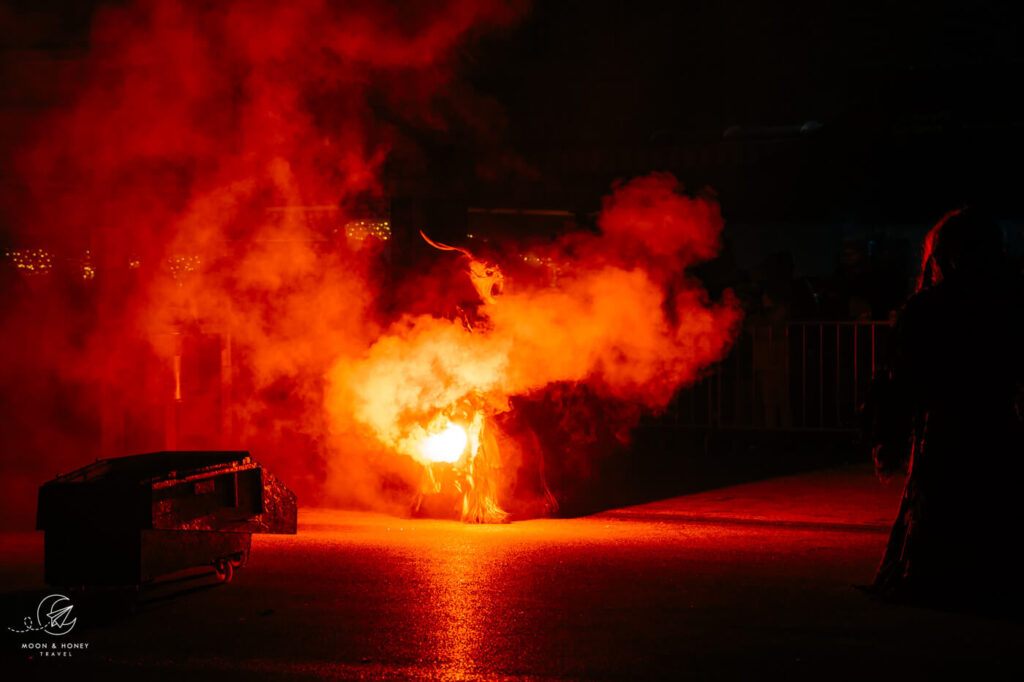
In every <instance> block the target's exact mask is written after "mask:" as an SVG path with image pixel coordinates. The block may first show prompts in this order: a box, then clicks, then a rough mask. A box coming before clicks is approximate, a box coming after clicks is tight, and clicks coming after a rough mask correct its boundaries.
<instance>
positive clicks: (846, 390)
mask: <svg viewBox="0 0 1024 682" xmlns="http://www.w3.org/2000/svg"><path fill="white" fill-rule="evenodd" d="M889 330H890V327H889V324H888V323H887V322H786V323H779V324H772V325H752V326H747V327H746V328H745V329H744V330H743V332H742V333H741V334H740V336H739V338H737V340H736V344H735V346H734V347H733V350H732V352H731V353H730V355H729V356H728V357H727V358H726V359H725V360H723V361H722V362H721V363H719V365H718V366H717V367H716V368H715V369H714V371H713V372H712V373H711V374H709V375H708V376H707V377H705V378H704V379H703V380H701V381H700V382H698V383H697V384H695V385H693V386H692V387H690V388H689V389H685V390H683V391H681V392H680V393H679V395H677V396H676V399H675V401H674V402H673V403H672V404H671V405H670V406H669V409H668V413H667V414H666V415H665V420H666V421H667V422H669V423H674V424H676V425H678V426H683V427H704V428H719V429H770V430H814V431H853V430H856V429H858V428H860V416H859V412H860V405H861V404H862V403H863V402H864V397H865V394H866V392H867V389H868V385H869V384H870V382H871V379H872V378H873V377H874V375H875V372H876V370H877V369H878V367H879V366H880V365H881V364H883V363H884V361H885V358H886V357H887V342H888V339H889Z"/></svg>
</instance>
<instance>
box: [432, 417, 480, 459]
mask: <svg viewBox="0 0 1024 682" xmlns="http://www.w3.org/2000/svg"><path fill="white" fill-rule="evenodd" d="M468 443H469V436H468V435H467V434H466V429H464V428H462V427H461V426H459V425H458V424H453V423H451V422H448V426H447V427H446V428H445V430H444V431H442V432H440V433H435V434H432V435H430V436H427V437H426V438H424V439H423V443H422V444H421V445H420V453H421V454H422V455H423V457H425V458H426V459H428V460H430V461H431V462H448V463H454V462H457V461H459V458H460V457H462V453H463V452H465V450H466V445H467V444H468Z"/></svg>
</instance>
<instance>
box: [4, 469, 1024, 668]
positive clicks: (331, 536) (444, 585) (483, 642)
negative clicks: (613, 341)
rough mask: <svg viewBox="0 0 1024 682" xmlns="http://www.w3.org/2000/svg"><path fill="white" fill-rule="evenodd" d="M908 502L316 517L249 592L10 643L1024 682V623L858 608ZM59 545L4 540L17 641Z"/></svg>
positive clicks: (83, 659)
mask: <svg viewBox="0 0 1024 682" xmlns="http://www.w3.org/2000/svg"><path fill="white" fill-rule="evenodd" d="M899 493H900V491H899V488H898V486H895V485H890V486H889V487H883V486H881V485H880V484H878V483H877V482H876V481H875V480H874V478H873V476H872V475H871V472H870V470H869V469H866V468H863V467H855V468H842V469H833V470H828V471H821V472H816V473H812V474H803V475H799V476H790V477H784V478H777V479H771V480H768V481H762V482H758V483H751V484H747V485H741V486H734V487H729V488H723V489H719V490H712V491H707V492H704V493H700V494H696V495H688V496H685V497H679V498H674V499H670V500H663V501H658V502H653V503H650V504H645V505H641V506H637V507H628V508H623V509H615V510H611V511H607V512H604V513H600V514H596V515H593V516H588V517H583V518H574V519H538V520H533V521H524V522H517V523H512V524H506V525H496V526H471V525H464V524H461V523H457V522H451V521H434V520H423V519H416V520H411V519H398V518H393V517H388V516H383V515H378V514H372V513H365V512H351V511H336V510H323V509H303V510H301V512H300V517H299V533H298V535H295V536H253V550H252V556H251V560H250V562H249V564H248V566H246V567H244V568H242V569H240V570H239V571H237V572H236V573H235V577H234V580H233V581H232V582H231V583H230V584H227V585H215V584H214V581H213V578H212V576H210V575H209V574H208V573H202V572H196V573H195V574H194V575H192V576H191V579H188V580H182V581H178V582H175V583H170V584H166V585H163V586H160V587H158V588H156V589H152V590H149V591H146V592H144V593H143V594H142V596H141V598H140V599H139V601H138V602H137V603H135V604H131V603H128V604H115V605H112V604H113V603H114V602H115V601H116V600H117V599H120V597H118V596H115V595H107V596H101V597H91V598H89V597H87V598H85V599H87V601H88V600H89V599H92V600H96V599H99V602H98V603H97V602H91V601H89V602H88V603H85V604H80V605H79V608H78V611H77V614H78V622H77V623H76V626H75V628H74V630H73V631H72V632H69V633H68V634H66V635H65V636H64V638H63V639H62V644H63V643H64V642H67V643H69V644H71V645H78V646H77V648H74V647H72V648H70V649H67V650H66V652H67V654H68V655H64V654H63V653H62V655H60V656H58V657H54V656H48V655H44V654H45V652H40V651H32V650H24V649H21V648H19V646H20V644H21V643H24V642H27V641H33V637H32V636H30V635H25V634H16V633H11V632H9V631H8V632H7V633H6V634H7V638H6V640H5V641H4V646H5V651H4V657H3V659H2V660H3V665H4V667H6V668H9V669H10V670H11V671H12V672H14V673H15V674H16V676H7V675H4V678H5V679H65V680H77V679H103V680H116V679H139V680H189V681H192V680H196V681H198V680H207V679H209V680H234V679H252V678H254V677H257V676H258V677H261V678H265V679H276V680H293V679H297V680H313V679H429V680H434V679H437V680H461V679H511V680H520V679H527V680H533V679H650V678H668V679H687V680H690V679H693V680H703V679H796V678H799V679H822V680H832V679H872V680H877V679H916V678H924V677H938V676H940V674H941V676H942V677H943V678H946V677H948V676H949V675H950V674H954V675H956V676H961V675H963V676H965V677H966V676H969V679H979V678H991V677H996V676H998V677H1007V678H1014V679H1019V678H1020V676H1019V674H1020V673H1021V671H1022V669H1024V665H1022V664H1021V660H1020V658H1021V657H1020V651H1021V645H1022V644H1024V625H1022V623H1021V622H1020V621H1017V620H1012V619H1006V618H994V617H986V616H981V615H972V614H965V613H953V612H946V611H940V610H935V609H925V608H916V607H909V606H899V605H892V604H886V603H883V602H880V601H877V600H875V599H873V598H871V597H869V596H867V595H866V594H864V593H863V592H861V591H860V590H858V589H856V588H855V585H858V584H863V583H866V582H868V581H870V579H871V576H872V573H873V571H874V568H875V566H876V565H877V562H878V560H879V558H880V556H881V552H882V549H883V547H884V544H885V541H886V533H887V530H888V526H889V523H890V521H891V517H892V516H893V514H894V512H895V509H896V505H897V502H898V498H899ZM41 536H42V534H41V533H6V534H2V535H0V551H2V553H3V560H2V562H0V564H2V565H0V578H2V579H3V581H4V589H3V595H2V596H3V599H2V601H0V606H2V611H0V618H2V619H3V622H4V623H5V624H6V625H7V626H8V628H9V627H11V626H17V625H18V624H19V623H20V622H21V620H22V617H23V616H24V615H26V614H24V613H22V611H26V610H31V609H34V607H35V604H36V603H37V602H38V601H39V598H40V596H41V595H42V596H45V595H46V594H48V593H49V592H50V590H47V589H46V588H45V587H44V586H43V585H42V537H41ZM53 639H55V638H54V637H50V636H48V635H38V634H37V635H35V640H34V641H42V640H48V641H52V640H53ZM81 645H85V647H82V646H81ZM58 653H60V651H58Z"/></svg>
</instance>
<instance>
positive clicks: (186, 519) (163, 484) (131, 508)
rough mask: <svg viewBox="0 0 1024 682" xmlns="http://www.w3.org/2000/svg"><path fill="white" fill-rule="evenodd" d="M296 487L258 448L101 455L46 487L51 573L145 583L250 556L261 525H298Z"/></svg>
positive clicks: (75, 579)
mask: <svg viewBox="0 0 1024 682" xmlns="http://www.w3.org/2000/svg"><path fill="white" fill-rule="evenodd" d="M296 519H297V506H296V500H295V495H294V493H292V492H291V491H290V490H288V488H286V487H285V486H284V485H283V484H282V483H281V482H280V481H278V480H277V479H276V478H275V477H274V476H273V475H272V474H271V473H270V472H268V471H267V470H266V469H264V468H263V467H262V466H261V465H260V464H259V463H257V462H255V461H253V459H252V458H251V457H250V455H249V453H248V452H244V451H235V452H152V453H147V454H142V455H132V456H130V457H118V458H113V459H101V460H97V461H96V462H94V463H92V464H90V465H88V466H85V467H82V468H81V469H78V470H76V471H72V472H71V473H69V474H64V475H62V476H58V477H57V478H55V479H53V480H52V481H48V482H46V483H44V484H43V485H42V486H40V488H39V507H38V514H37V519H36V527H37V528H38V529H39V530H42V531H45V541H44V545H45V579H46V582H47V583H49V584H51V585H61V586H69V587H73V586H138V585H143V584H146V583H149V582H151V581H153V580H154V579H156V578H158V577H160V576H163V575H167V574H169V573H174V572H176V571H180V570H183V569H187V568H193V567H198V566H213V567H214V569H215V570H216V571H217V574H218V576H219V577H220V579H221V580H223V581H225V582H227V581H229V580H230V579H231V576H232V574H233V571H234V569H235V568H238V567H240V566H242V565H244V564H245V563H246V561H247V560H248V557H249V549H250V540H251V535H252V533H295V531H296Z"/></svg>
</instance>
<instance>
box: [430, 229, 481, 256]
mask: <svg viewBox="0 0 1024 682" xmlns="http://www.w3.org/2000/svg"><path fill="white" fill-rule="evenodd" d="M420 236H421V237H423V241H425V242H427V243H428V244H430V245H431V246H433V247H434V248H435V249H439V250H441V251H458V252H459V253H461V254H463V255H464V256H469V257H470V258H472V257H473V254H471V253H470V252H469V251H467V250H466V249H461V248H459V247H458V246H448V245H447V244H440V243H438V242H435V241H434V240H433V239H431V238H430V237H428V236H427V234H426V233H425V232H424V231H423V230H420Z"/></svg>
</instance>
